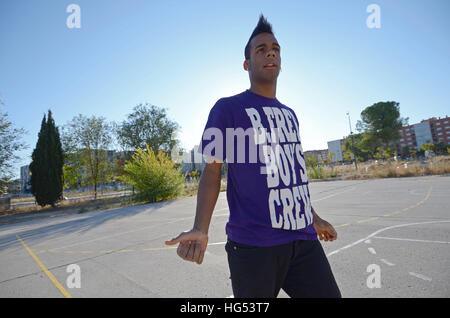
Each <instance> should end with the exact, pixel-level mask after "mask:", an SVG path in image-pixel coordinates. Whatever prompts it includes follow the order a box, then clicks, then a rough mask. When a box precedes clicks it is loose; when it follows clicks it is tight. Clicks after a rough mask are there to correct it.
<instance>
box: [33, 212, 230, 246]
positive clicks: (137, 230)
mask: <svg viewBox="0 0 450 318" xmlns="http://www.w3.org/2000/svg"><path fill="white" fill-rule="evenodd" d="M225 210H228V208H223V209H219V210H214V212H219V211H225ZM214 212H213V213H214ZM224 215H226V214H216V215H214V214H213V217H216V216H224ZM194 217H195V215H193V216H189V217H183V218H179V219H170V220H172V221H171V222H167V223H165V224H171V223H176V222H179V221H183V220H188V219H193V218H194ZM158 226H161V224H152V225H149V226H146V227H143V228H139V229H135V230H131V231H125V232H121V233H116V234H113V235H108V236H102V237H97V238H95V239H91V240H86V241H81V242H77V243H74V244H70V245H65V246H61V247H57V248H54V250H60V249H65V248H68V247H72V246H77V245H80V244H85V243H91V242H94V241H100V240H104V239H109V238H112V237H117V236H121V235H125V234H128V233H134V232H139V231H143V230H148V229H151V228H153V227H158ZM43 234H45V233H43ZM44 243H48V242H47V241H44V242H41V243H38V244H36V245H34V247H36V246H37V245H39V244H44Z"/></svg>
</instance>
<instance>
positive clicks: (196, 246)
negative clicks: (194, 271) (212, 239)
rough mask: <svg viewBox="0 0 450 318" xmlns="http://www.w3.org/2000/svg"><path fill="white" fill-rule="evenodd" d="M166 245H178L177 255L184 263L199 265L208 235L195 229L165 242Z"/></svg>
mask: <svg viewBox="0 0 450 318" xmlns="http://www.w3.org/2000/svg"><path fill="white" fill-rule="evenodd" d="M165 243H166V245H175V244H177V243H180V245H178V249H177V254H178V256H180V257H181V258H182V259H184V260H185V261H190V262H196V263H197V264H201V263H202V262H203V257H204V256H205V251H206V247H207V246H208V234H206V233H204V232H201V231H199V230H196V229H192V230H190V231H187V232H183V233H181V234H180V235H178V236H177V237H175V238H173V239H171V240H170V241H166V242H165Z"/></svg>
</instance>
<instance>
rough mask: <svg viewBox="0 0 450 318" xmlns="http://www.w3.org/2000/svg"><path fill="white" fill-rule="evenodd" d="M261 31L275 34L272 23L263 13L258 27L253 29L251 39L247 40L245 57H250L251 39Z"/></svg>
mask: <svg viewBox="0 0 450 318" xmlns="http://www.w3.org/2000/svg"><path fill="white" fill-rule="evenodd" d="M260 33H270V34H272V35H273V31H272V25H271V24H270V23H269V22H268V21H267V19H266V18H265V17H264V15H263V14H262V13H261V15H260V16H259V21H258V25H256V28H255V29H254V30H253V33H252V35H251V36H250V39H249V40H248V42H247V45H246V46H245V51H244V55H245V59H246V60H248V59H250V42H251V40H252V39H253V38H254V37H255V36H257V35H258V34H260Z"/></svg>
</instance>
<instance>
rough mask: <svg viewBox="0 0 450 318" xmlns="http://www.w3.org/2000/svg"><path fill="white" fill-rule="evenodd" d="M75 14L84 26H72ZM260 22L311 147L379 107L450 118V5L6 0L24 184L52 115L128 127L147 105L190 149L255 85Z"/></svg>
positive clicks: (9, 104)
mask: <svg viewBox="0 0 450 318" xmlns="http://www.w3.org/2000/svg"><path fill="white" fill-rule="evenodd" d="M71 4H76V5H78V6H79V8H80V15H79V17H80V22H81V23H80V28H69V27H68V25H67V20H68V18H69V17H70V16H71V14H72V13H73V11H69V12H67V8H68V6H69V5H71ZM372 4H376V5H377V6H378V8H379V15H378V17H379V22H380V23H379V25H378V26H379V27H378V28H369V27H368V23H367V20H368V18H369V21H373V19H372V18H373V17H374V16H373V14H375V13H376V12H375V11H372V10H369V11H368V10H367V9H368V7H369V6H370V5H372ZM261 13H262V14H264V15H265V16H266V18H267V19H268V21H269V22H270V23H271V24H272V25H273V31H274V33H275V37H276V38H277V40H278V42H279V43H280V45H281V61H282V62H281V66H282V71H281V73H280V75H279V78H278V82H277V99H278V100H279V101H280V102H282V103H283V104H285V105H287V106H289V107H290V108H292V109H293V110H294V111H295V113H296V115H297V117H298V119H299V122H300V135H301V138H302V144H303V150H305V151H307V150H315V149H326V148H327V142H328V141H331V140H336V139H340V138H343V137H344V136H347V135H348V134H349V132H350V127H349V119H348V117H347V115H346V113H347V112H349V114H350V119H351V125H352V130H353V131H355V126H356V122H357V120H359V119H360V114H361V112H362V111H363V110H364V109H365V108H366V107H368V106H371V105H373V104H374V103H376V102H380V101H396V102H399V103H400V114H401V117H403V118H405V117H408V118H409V123H410V124H414V123H418V122H420V121H421V120H423V119H427V118H430V117H437V118H438V117H445V116H446V115H450V80H449V76H450V20H449V19H448V15H449V13H450V1H448V0H440V1H439V0H432V1H425V0H423V1H414V0H407V1H404V0H390V1H388V0H386V1H364V0H352V1H333V0H327V1H325V0H316V1H312V0H310V1H300V0H293V1H288V0H280V1H263V0H259V1H253V0H251V1H250V0H244V1H243V0H239V1H234V0H227V1H219V0H217V1H211V0H209V1H203V0H191V1H186V0H185V1H181V0H177V1H168V0H164V1H150V0H109V1H103V0H95V1H92V0H70V1H64V0H51V1H50V0H40V1H31V0H28V1H25V0H2V1H0V98H1V100H2V101H3V102H4V104H5V107H3V111H6V112H7V113H8V116H9V120H10V121H11V122H12V123H13V124H14V126H15V127H17V128H24V129H26V130H27V134H26V135H24V137H23V139H22V140H23V141H24V142H25V143H26V144H28V146H29V147H28V148H27V149H25V150H22V151H20V152H19V153H18V155H19V156H20V158H21V159H20V160H19V161H18V162H16V164H15V167H16V168H15V171H13V172H14V173H15V175H16V177H18V176H19V173H20V171H19V167H20V166H22V165H26V164H29V163H30V161H31V153H32V151H33V149H34V147H35V145H36V142H37V135H38V132H39V129H40V124H41V121H42V118H43V116H44V114H45V113H46V112H47V111H48V110H49V109H51V111H52V113H53V117H54V119H55V122H56V124H57V125H58V126H63V125H65V124H66V123H67V122H68V121H70V120H71V119H72V118H73V117H75V116H77V115H78V114H83V115H85V116H88V117H90V116H93V115H95V116H103V117H105V118H106V119H107V120H108V121H115V122H121V121H123V120H125V119H126V117H127V115H128V114H130V113H131V112H132V109H133V107H135V106H136V105H138V104H140V103H149V104H152V105H156V106H158V107H163V108H166V109H167V115H168V118H169V119H170V120H172V121H175V122H177V123H178V124H179V126H180V127H181V129H180V131H179V133H178V136H177V137H178V139H179V140H180V142H181V146H182V147H183V148H184V149H187V150H189V149H192V147H193V146H194V145H196V144H198V143H199V141H200V138H201V134H202V132H203V129H204V126H205V124H206V120H207V117H208V113H209V110H210V109H211V107H212V106H213V105H214V103H215V102H216V101H217V100H218V99H220V98H222V97H226V96H231V95H235V94H238V93H240V92H242V91H244V90H246V89H248V88H249V87H250V82H249V78H248V73H247V72H246V71H245V70H244V69H243V66H242V65H243V62H244V47H245V44H246V43H247V41H248V39H249V37H250V35H251V33H252V31H253V29H254V27H255V26H256V24H257V21H258V18H259V15H260V14H261ZM69 20H70V21H72V19H69Z"/></svg>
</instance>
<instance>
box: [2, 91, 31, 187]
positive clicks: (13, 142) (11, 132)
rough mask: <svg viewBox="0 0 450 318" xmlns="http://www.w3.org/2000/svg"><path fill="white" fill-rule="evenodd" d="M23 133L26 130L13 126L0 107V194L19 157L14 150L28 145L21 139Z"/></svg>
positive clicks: (10, 176)
mask: <svg viewBox="0 0 450 318" xmlns="http://www.w3.org/2000/svg"><path fill="white" fill-rule="evenodd" d="M3 106H4V103H3V102H2V100H1V99H0V107H3ZM24 134H26V131H25V130H24V129H23V128H13V124H12V123H11V122H10V121H9V119H8V113H6V112H2V110H1V109H0V194H2V193H3V191H4V189H5V186H6V184H7V183H8V182H9V180H10V179H11V178H12V173H11V169H12V166H13V163H14V162H15V161H16V160H18V159H19V157H18V156H17V155H16V152H17V151H19V150H23V149H26V148H27V147H28V145H26V144H25V143H24V142H22V141H21V138H22V136H23V135H24Z"/></svg>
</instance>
